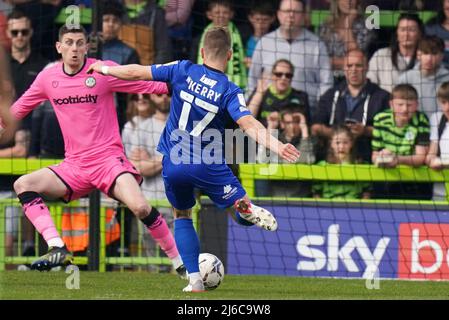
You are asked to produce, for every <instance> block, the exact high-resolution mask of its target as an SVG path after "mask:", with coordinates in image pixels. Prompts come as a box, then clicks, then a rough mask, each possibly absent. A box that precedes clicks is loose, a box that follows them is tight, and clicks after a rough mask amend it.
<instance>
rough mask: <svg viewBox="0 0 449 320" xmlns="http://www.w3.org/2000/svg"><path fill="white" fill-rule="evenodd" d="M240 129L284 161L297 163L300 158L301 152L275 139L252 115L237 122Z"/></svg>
mask: <svg viewBox="0 0 449 320" xmlns="http://www.w3.org/2000/svg"><path fill="white" fill-rule="evenodd" d="M237 124H238V125H239V127H240V128H241V129H242V130H243V132H245V133H246V134H247V135H248V136H250V137H251V138H252V139H254V140H255V141H257V142H258V143H260V144H261V145H263V146H264V147H266V148H268V149H270V150H271V151H273V152H276V153H277V154H278V155H280V156H281V157H282V158H283V159H284V160H287V161H288V162H295V161H296V160H297V159H298V158H299V151H298V149H296V148H295V147H294V146H293V145H291V144H290V143H282V142H280V141H279V140H278V139H276V138H275V137H273V136H272V135H271V134H270V133H269V131H268V130H267V129H266V128H265V127H264V126H263V125H262V124H261V123H260V122H259V121H258V120H257V119H256V118H254V117H253V116H252V115H247V116H243V117H241V118H240V119H238V120H237Z"/></svg>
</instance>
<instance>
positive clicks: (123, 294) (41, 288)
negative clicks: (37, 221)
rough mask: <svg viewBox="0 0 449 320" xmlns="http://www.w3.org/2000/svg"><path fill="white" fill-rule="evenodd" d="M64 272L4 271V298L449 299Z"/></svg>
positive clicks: (417, 288)
mask: <svg viewBox="0 0 449 320" xmlns="http://www.w3.org/2000/svg"><path fill="white" fill-rule="evenodd" d="M69 276H70V275H69V274H66V273H64V272H62V271H61V272H43V273H40V272H31V271H27V272H23V271H22V272H21V271H4V272H0V299H27V300H29V299H44V300H46V299H50V300H51V299H63V300H66V299H76V300H87V299H97V300H104V299H113V300H126V299H133V300H142V299H151V300H155V299H156V300H157V299H159V300H180V299H181V300H201V299H214V300H221V299H229V300H247V299H248V297H251V300H270V299H280V300H284V299H289V300H293V299H294V300H298V299H449V282H435V281H397V280H381V281H380V289H378V290H375V289H372V290H369V289H367V288H366V286H365V281H364V280H347V279H323V278H300V277H274V276H233V275H226V276H225V278H224V281H223V283H222V284H221V285H220V287H219V288H218V289H216V290H213V291H209V292H205V293H200V294H188V293H183V292H182V288H183V287H184V286H185V285H186V281H185V280H181V279H179V278H178V277H177V276H176V275H172V274H157V273H148V272H106V273H98V272H83V271H81V273H80V289H72V290H69V289H67V288H66V279H67V277H69Z"/></svg>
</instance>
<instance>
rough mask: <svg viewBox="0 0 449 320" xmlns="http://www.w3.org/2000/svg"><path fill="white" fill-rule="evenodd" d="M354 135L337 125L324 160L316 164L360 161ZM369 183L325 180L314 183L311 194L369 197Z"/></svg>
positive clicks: (336, 197)
mask: <svg viewBox="0 0 449 320" xmlns="http://www.w3.org/2000/svg"><path fill="white" fill-rule="evenodd" d="M354 145H355V144H354V136H353V135H352V133H351V131H350V129H349V128H347V127H346V126H338V127H337V128H336V129H335V130H334V132H333V134H332V137H331V140H330V147H329V149H328V153H327V157H326V160H322V161H320V162H318V165H323V166H325V165H327V164H340V165H344V164H355V163H360V162H361V160H359V159H358V157H357V155H356V148H354ZM370 188H371V185H370V183H367V182H352V181H351V182H339V181H326V182H319V183H314V184H313V186H312V192H313V196H314V197H315V198H324V199H369V198H370Z"/></svg>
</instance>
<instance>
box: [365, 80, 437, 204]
mask: <svg viewBox="0 0 449 320" xmlns="http://www.w3.org/2000/svg"><path fill="white" fill-rule="evenodd" d="M418 105H419V103H418V92H417V91H416V89H415V88H414V87H413V86H411V85H410V84H400V85H397V86H396V87H394V89H393V92H392V95H391V99H390V107H391V109H389V110H387V111H383V112H380V113H378V114H377V115H376V116H375V117H374V129H373V140H372V148H373V155H372V161H373V163H375V164H376V165H378V166H380V167H384V168H395V167H396V166H398V165H402V164H403V165H409V166H413V167H419V166H422V165H424V163H425V160H426V155H427V151H428V149H429V133H430V127H429V120H428V118H427V116H426V115H425V114H424V113H423V112H420V111H418ZM430 189H431V188H430V187H429V185H428V184H423V185H419V184H416V183H401V182H399V183H396V182H394V183H382V184H376V194H377V196H378V197H379V198H400V199H422V200H424V199H428V198H430V191H429V190H430Z"/></svg>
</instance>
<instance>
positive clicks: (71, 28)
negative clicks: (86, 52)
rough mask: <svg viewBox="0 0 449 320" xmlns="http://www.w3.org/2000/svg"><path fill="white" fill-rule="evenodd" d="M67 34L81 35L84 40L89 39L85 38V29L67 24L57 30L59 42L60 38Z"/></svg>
mask: <svg viewBox="0 0 449 320" xmlns="http://www.w3.org/2000/svg"><path fill="white" fill-rule="evenodd" d="M67 33H82V34H84V36H85V37H86V39H89V38H88V36H87V31H86V29H84V27H83V26H82V25H77V26H70V25H67V24H64V25H62V27H61V28H59V32H58V39H59V41H61V40H62V37H63V36H64V35H65V34H67Z"/></svg>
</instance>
